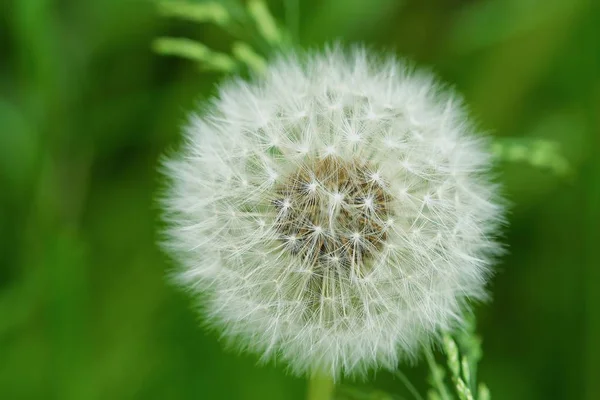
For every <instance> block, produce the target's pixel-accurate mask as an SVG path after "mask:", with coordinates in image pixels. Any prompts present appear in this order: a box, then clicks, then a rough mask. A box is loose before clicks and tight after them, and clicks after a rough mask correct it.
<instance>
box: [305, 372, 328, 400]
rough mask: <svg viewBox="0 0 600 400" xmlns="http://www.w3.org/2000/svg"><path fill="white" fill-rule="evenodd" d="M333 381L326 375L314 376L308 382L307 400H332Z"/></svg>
mask: <svg viewBox="0 0 600 400" xmlns="http://www.w3.org/2000/svg"><path fill="white" fill-rule="evenodd" d="M333 392H334V383H333V379H331V378H330V377H327V376H324V375H318V374H315V375H313V376H312V377H311V378H310V380H309V381H308V393H307V396H306V399H307V400H331V399H333Z"/></svg>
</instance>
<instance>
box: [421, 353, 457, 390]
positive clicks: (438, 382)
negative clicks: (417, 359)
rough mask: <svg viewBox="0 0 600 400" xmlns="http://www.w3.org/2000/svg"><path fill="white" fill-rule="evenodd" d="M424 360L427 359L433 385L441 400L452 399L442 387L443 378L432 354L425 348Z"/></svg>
mask: <svg viewBox="0 0 600 400" xmlns="http://www.w3.org/2000/svg"><path fill="white" fill-rule="evenodd" d="M425 358H427V364H428V365H429V369H430V370H431V376H432V377H433V381H434V384H435V386H436V389H437V390H438V392H439V394H440V396H441V398H442V400H451V399H452V397H451V396H450V393H448V389H446V385H444V378H443V377H442V376H441V374H440V371H439V369H438V368H439V367H438V365H437V364H436V362H435V357H434V356H433V352H432V351H431V349H430V348H427V349H426V350H425Z"/></svg>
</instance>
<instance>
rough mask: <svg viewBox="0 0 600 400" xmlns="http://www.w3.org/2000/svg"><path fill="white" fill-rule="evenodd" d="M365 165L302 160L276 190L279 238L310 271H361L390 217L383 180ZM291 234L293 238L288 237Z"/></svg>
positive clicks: (379, 243)
mask: <svg viewBox="0 0 600 400" xmlns="http://www.w3.org/2000/svg"><path fill="white" fill-rule="evenodd" d="M373 171H374V169H373V168H372V166H370V165H368V164H366V163H359V162H357V161H355V160H352V161H347V160H343V159H341V158H338V157H335V156H327V157H326V158H315V159H307V160H306V161H305V162H304V163H303V164H302V165H301V166H300V167H299V168H298V170H296V171H295V172H293V173H291V174H290V175H288V176H287V177H286V178H285V179H284V180H283V183H281V184H280V185H279V186H278V187H277V188H276V199H275V200H274V201H273V205H274V207H275V209H276V211H277V217H276V223H275V228H276V231H277V233H278V234H279V239H280V241H281V242H282V243H283V245H284V246H285V248H286V249H287V251H289V253H291V254H293V255H294V256H297V257H301V258H302V259H303V260H304V261H305V262H307V263H308V264H310V265H311V266H313V267H318V268H313V270H315V269H319V270H320V269H322V268H325V267H327V266H328V265H332V264H336V265H342V266H344V267H345V268H352V269H353V270H355V271H359V272H360V273H362V274H364V273H365V272H366V269H367V268H368V267H367V264H368V260H369V259H371V258H372V257H373V256H374V254H375V253H376V252H377V251H378V250H380V249H381V248H382V247H383V244H384V242H385V240H386V238H387V233H386V228H387V222H388V221H389V220H390V218H391V215H390V207H389V199H388V196H387V194H386V191H385V189H384V182H383V180H382V179H380V178H379V176H377V177H378V179H373V174H374V172H373ZM292 238H293V240H292Z"/></svg>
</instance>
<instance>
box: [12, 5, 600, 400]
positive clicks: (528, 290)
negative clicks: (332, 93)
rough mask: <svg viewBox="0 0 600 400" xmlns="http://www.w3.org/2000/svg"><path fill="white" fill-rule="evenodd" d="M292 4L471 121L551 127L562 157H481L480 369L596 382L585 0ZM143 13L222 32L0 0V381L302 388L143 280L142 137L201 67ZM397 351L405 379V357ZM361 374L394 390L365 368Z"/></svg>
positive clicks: (213, 42)
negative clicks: (494, 242)
mask: <svg viewBox="0 0 600 400" xmlns="http://www.w3.org/2000/svg"><path fill="white" fill-rule="evenodd" d="M228 2H229V3H231V2H232V0H229V1H228ZM271 4H272V6H273V9H274V10H275V13H276V14H277V15H278V16H279V17H280V18H282V19H283V16H284V12H283V8H282V4H281V3H280V2H279V1H275V0H274V1H271ZM301 12H302V14H301V20H300V38H301V41H302V42H303V43H304V44H306V45H314V44H320V43H323V42H324V41H331V40H342V41H364V42H366V43H368V44H369V45H372V46H373V47H376V48H387V49H393V50H394V51H397V52H398V53H400V54H404V55H407V56H410V57H411V58H413V59H415V60H416V61H417V62H418V63H419V64H422V65H426V66H432V67H434V69H435V70H436V71H437V72H438V73H439V74H440V75H441V76H442V78H443V79H445V80H447V81H449V82H452V83H454V85H455V86H456V88H457V89H458V90H459V91H460V92H462V93H463V94H464V95H465V97H466V100H467V102H468V103H469V104H470V106H471V109H472V111H473V114H474V116H475V117H476V118H477V119H478V120H479V122H480V124H481V126H482V127H483V129H485V130H489V131H491V133H492V134H494V135H496V136H499V137H516V138H528V137H532V138H546V139H552V140H555V141H557V142H558V143H559V144H560V146H561V149H562V151H563V152H564V154H565V156H566V157H567V158H568V160H569V161H570V163H571V167H572V170H573V173H572V174H571V176H570V177H569V178H568V179H563V178H559V177H556V176H553V175H552V174H550V173H548V172H547V171H538V170H535V169H533V168H531V167H530V166H528V165H526V164H510V165H508V164H507V165H504V166H502V169H501V179H502V181H503V182H504V183H505V188H506V189H505V190H506V193H507V195H508V197H509V199H510V201H511V202H512V203H513V208H512V215H511V216H510V220H511V225H510V227H509V228H508V229H507V232H506V240H507V242H508V245H509V249H510V254H509V255H508V256H507V257H506V258H505V259H504V261H503V263H502V264H501V265H500V266H499V269H498V274H497V276H496V278H495V280H494V282H493V284H492V287H491V289H492V292H493V295H494V301H493V302H492V303H491V304H489V305H483V306H480V307H479V308H478V310H477V311H478V316H479V324H480V330H481V332H482V334H483V337H484V344H483V349H484V359H483V361H482V364H481V371H480V374H481V378H482V379H483V380H484V381H485V382H487V383H488V385H489V386H490V389H491V391H492V395H493V396H494V398H497V399H504V398H510V399H567V398H568V399H576V398H577V399H578V398H582V399H588V400H592V399H597V398H599V397H600V380H598V379H597V376H598V371H600V344H599V342H598V338H600V249H599V248H598V244H600V232H599V227H600V213H599V207H600V158H599V157H600V121H599V118H598V115H599V112H600V76H599V74H598V71H600V60H599V55H600V41H598V37H600V29H599V28H598V26H600V13H599V10H598V5H597V3H593V2H592V1H591V0H589V1H588V0H548V1H538V0H505V1H500V0H472V1H460V0H451V1H442V0H430V1H427V2H417V1H398V2H396V1H391V0H373V1H361V0H347V1H340V0H327V1H317V0H310V1H305V2H302V3H301ZM161 35H174V36H186V37H191V38H196V39H199V40H202V41H203V42H204V43H206V44H208V45H209V46H211V47H213V48H215V49H217V50H219V51H228V49H229V48H230V45H231V43H232V38H231V37H230V35H228V34H226V33H224V32H223V31H222V30H221V29H219V28H218V27H214V26H210V25H202V26H199V25H194V24H193V23H189V22H179V21H175V20H167V19H159V18H158V17H157V16H156V13H155V9H154V7H153V4H152V3H151V2H148V1H140V0H136V1H129V2H123V1H120V0H97V1H93V2H91V1H90V2H76V1H74V0H63V1H58V0H55V1H51V0H8V1H4V2H1V3H0V255H1V257H2V258H1V260H2V261H1V264H0V398H1V399H38V398H44V399H53V398H56V399H95V398H98V399H105V398H117V399H137V398H140V399H142V398H143V399H150V398H157V399H158V398H161V399H162V398H176V399H188V398H189V399H192V398H208V399H212V398H215V399H294V398H296V399H299V398H302V397H303V391H304V382H303V381H302V380H301V379H295V378H292V377H289V376H287V375H286V374H285V373H284V371H283V368H281V366H273V365H270V366H267V367H256V366H255V365H254V364H255V359H254V358H253V357H252V356H247V355H243V356H238V355H236V354H234V353H231V352H228V351H226V350H223V349H222V347H221V346H220V345H219V344H218V338H217V336H216V335H215V334H212V333H206V332H205V331H204V330H203V329H202V327H201V326H200V325H201V321H200V322H199V321H198V317H197V316H196V315H195V313H194V312H193V310H192V309H191V307H190V302H189V300H188V299H187V298H186V297H185V295H182V294H181V293H178V292H177V291H176V290H174V289H173V288H171V287H169V286H167V285H166V284H165V282H164V275H165V271H166V269H167V268H168V262H167V261H166V260H165V257H164V256H162V255H161V254H160V252H159V251H158V250H157V249H156V246H155V241H156V237H155V231H156V227H157V210H156V206H155V202H154V196H155V194H156V191H157V188H158V187H159V186H160V177H159V175H158V173H157V171H156V167H157V163H158V158H159V156H160V154H162V153H163V152H165V151H168V149H170V148H172V147H173V146H176V144H177V141H178V137H179V133H178V127H179V125H180V124H181V122H182V121H183V120H184V118H185V115H186V112H187V111H188V110H190V109H192V108H194V107H196V106H197V105H198V104H199V102H201V100H202V99H203V98H206V97H209V96H210V95H211V94H212V93H213V92H214V84H215V83H216V82H217V81H218V78H219V75H218V74H214V73H206V74H200V73H198V71H197V68H196V67H195V66H194V65H191V63H189V62H186V61H181V60H177V59H167V58H164V57H158V56H156V55H154V54H153V53H152V52H151V50H150V43H151V42H152V40H153V39H154V38H155V37H157V36H161ZM406 372H407V375H409V376H410V377H411V378H412V380H413V381H414V382H415V384H417V386H418V387H419V388H420V389H424V387H425V386H424V370H423V368H422V367H419V368H410V367H407V371H406ZM369 386H376V387H378V388H382V389H387V390H389V391H391V392H394V393H401V394H403V395H406V391H405V389H404V388H403V387H402V384H401V383H400V382H399V381H397V380H394V379H393V378H392V377H391V376H390V375H388V374H385V373H380V374H378V375H377V379H376V381H375V382H372V383H369Z"/></svg>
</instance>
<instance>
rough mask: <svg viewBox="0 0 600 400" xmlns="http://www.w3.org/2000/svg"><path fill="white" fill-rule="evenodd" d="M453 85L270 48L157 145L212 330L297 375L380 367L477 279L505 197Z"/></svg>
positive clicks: (180, 273) (431, 333) (180, 241)
mask: <svg viewBox="0 0 600 400" xmlns="http://www.w3.org/2000/svg"><path fill="white" fill-rule="evenodd" d="M490 164H491V162H490V155H489V154H488V152H487V148H486V143H485V142H483V143H482V139H481V138H480V137H478V136H477V135H476V134H475V132H474V128H473V126H472V125H471V124H470V123H469V122H468V120H467V116H466V114H465V112H464V110H463V108H462V106H461V104H460V101H459V100H457V98H456V97H455V96H454V95H453V94H452V93H450V92H449V91H447V90H444V89H443V88H440V86H439V85H438V84H436V82H435V80H434V79H433V78H432V77H431V76H430V75H429V74H427V73H420V72H415V71H412V70H411V69H410V68H407V67H406V65H404V64H403V63H401V62H399V61H398V60H397V59H395V58H393V57H389V58H383V59H382V58H381V57H376V56H374V55H373V54H370V53H369V52H367V51H364V50H354V51H351V52H349V53H345V52H343V51H341V50H339V49H335V50H330V51H328V52H325V53H319V54H313V55H311V56H307V57H300V56H291V57H284V58H280V59H279V60H277V61H275V62H273V63H271V64H270V65H269V66H268V68H267V70H266V73H265V74H264V76H261V77H259V78H257V79H255V80H254V81H253V82H251V83H247V82H244V81H242V80H239V79H238V80H234V81H232V82H230V83H228V84H226V85H223V86H222V87H221V89H220V92H219V95H218V96H217V98H216V99H215V100H214V101H213V104H212V105H211V106H210V107H209V108H208V109H207V110H206V111H204V112H202V113H201V114H199V115H194V116H193V117H192V118H191V120H190V123H189V124H188V126H187V129H186V142H185V145H184V148H183V150H182V151H181V153H180V154H177V155H176V156H174V157H172V158H171V159H169V160H167V162H166V164H165V165H166V169H165V170H166V174H167V176H168V179H169V181H170V187H169V190H168V192H167V193H166V195H165V196H164V198H163V205H164V207H165V210H166V221H167V229H166V234H167V240H166V243H165V246H166V248H167V250H168V251H169V253H171V254H172V255H173V256H174V257H175V258H176V259H177V260H178V263H179V264H180V268H178V269H177V271H176V272H175V278H176V280H177V282H178V283H179V284H181V285H182V286H184V287H185V288H187V289H190V290H191V291H192V292H194V293H195V294H202V296H200V297H202V303H203V307H202V308H203V312H204V313H205V315H206V316H207V319H208V320H209V321H210V322H211V323H212V324H213V326H215V327H217V328H218V329H220V330H221V331H222V333H223V336H224V337H225V338H227V339H233V340H234V341H235V342H236V343H238V344H240V345H241V346H242V347H243V348H246V349H249V350H251V351H254V352H256V353H259V354H260V355H261V356H262V357H263V359H272V358H276V359H280V360H284V361H285V362H286V363H287V365H289V367H290V369H291V370H292V371H294V372H295V373H297V374H310V373H314V372H319V373H325V374H328V375H330V376H332V377H339V376H340V375H355V374H357V373H358V374H361V373H364V372H366V371H368V370H370V369H374V368H378V367H384V368H388V369H394V368H396V366H397V363H398V361H399V359H401V358H406V357H412V356H414V355H415V354H416V353H417V352H418V350H419V348H420V346H422V345H423V344H424V343H428V342H430V341H431V339H433V338H435V337H437V335H438V333H439V332H440V331H441V330H443V329H448V328H449V327H451V326H452V324H454V323H456V322H457V321H460V318H461V314H462V313H463V312H464V308H465V306H466V304H465V303H466V300H467V299H470V298H481V297H483V296H484V295H485V291H484V286H485V282H486V279H487V278H488V276H489V275H490V264H491V262H492V260H493V258H494V255H495V254H497V253H498V251H499V249H500V246H499V245H498V243H497V242H496V241H495V239H494V236H495V233H496V232H497V230H498V225H499V221H500V220H501V217H502V212H503V209H502V207H501V206H500V203H499V201H498V197H497V193H496V187H495V185H494V184H492V183H491V182H490V179H489V178H488V176H487V175H486V174H487V173H488V171H489V168H490Z"/></svg>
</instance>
